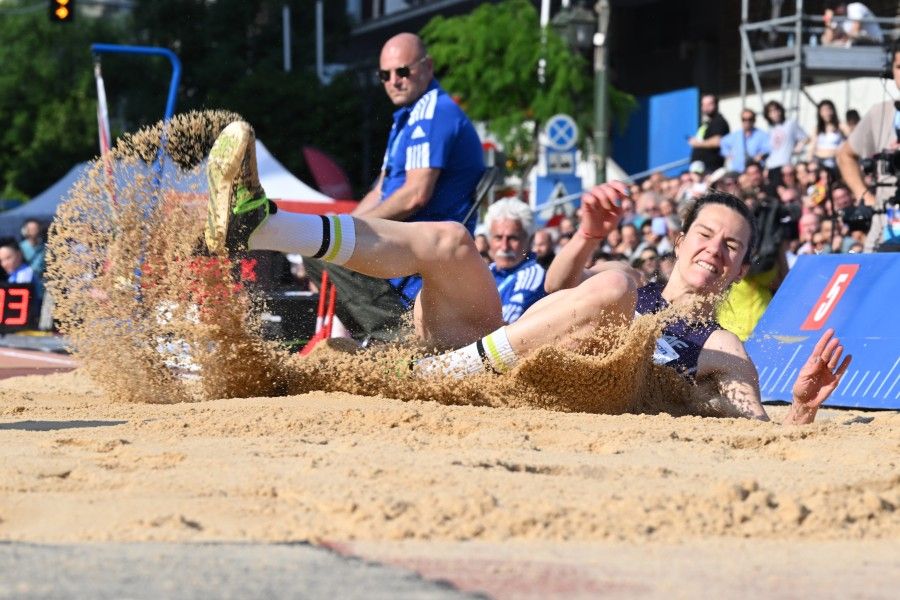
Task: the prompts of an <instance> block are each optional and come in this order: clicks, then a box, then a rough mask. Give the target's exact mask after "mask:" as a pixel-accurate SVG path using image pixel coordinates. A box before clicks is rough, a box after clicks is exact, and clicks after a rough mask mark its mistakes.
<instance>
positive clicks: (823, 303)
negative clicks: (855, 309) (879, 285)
mask: <svg viewBox="0 0 900 600" xmlns="http://www.w3.org/2000/svg"><path fill="white" fill-rule="evenodd" d="M857 271H859V265H840V266H839V267H838V268H837V269H835V271H834V275H832V276H831V281H829V282H828V285H826V286H825V289H824V290H822V295H821V296H819V299H818V300H817V301H816V303H815V304H813V307H812V310H811V311H809V315H807V317H806V320H805V321H804V322H803V325H801V326H800V329H801V330H803V331H811V330H816V329H821V328H822V326H823V325H824V324H825V322H826V321H827V320H828V317H829V316H831V313H832V312H833V311H834V309H835V307H836V306H837V304H838V302H839V301H840V300H841V296H843V295H844V292H846V291H847V288H848V287H850V282H851V281H853V277H854V276H855V275H856V272H857Z"/></svg>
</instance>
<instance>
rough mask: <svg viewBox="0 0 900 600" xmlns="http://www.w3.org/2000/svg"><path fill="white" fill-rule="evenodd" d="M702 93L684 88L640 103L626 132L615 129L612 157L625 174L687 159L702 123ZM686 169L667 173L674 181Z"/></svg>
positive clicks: (639, 99) (644, 98)
mask: <svg viewBox="0 0 900 600" xmlns="http://www.w3.org/2000/svg"><path fill="white" fill-rule="evenodd" d="M699 105H700V90H699V89H697V88H695V87H692V88H684V89H680V90H673V91H671V92H665V93H662V94H656V95H653V96H644V97H641V98H638V99H637V108H636V109H635V110H634V111H633V112H632V113H631V115H630V116H629V118H628V123H627V124H626V125H625V127H624V128H621V129H620V128H619V127H618V126H615V127H613V136H612V156H613V158H614V159H615V161H616V162H617V163H618V164H619V166H620V167H622V169H624V170H625V172H626V173H638V172H641V171H645V170H647V169H652V168H654V167H657V166H659V165H664V164H667V163H671V162H675V161H678V160H681V159H686V158H687V157H688V156H690V152H691V147H690V146H689V145H688V143H687V141H688V138H690V137H691V136H692V135H694V134H695V133H696V131H697V126H698V125H699V123H700V120H699V119H700V109H699ZM686 170H687V165H685V166H682V167H675V168H672V169H669V170H668V171H666V172H665V175H666V176H667V177H674V176H676V175H678V174H679V173H680V172H681V171H686Z"/></svg>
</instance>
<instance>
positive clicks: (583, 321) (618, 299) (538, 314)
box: [414, 271, 637, 377]
mask: <svg viewBox="0 0 900 600" xmlns="http://www.w3.org/2000/svg"><path fill="white" fill-rule="evenodd" d="M636 304H637V284H636V282H635V281H634V279H632V278H631V277H630V276H628V275H626V274H625V273H624V272H622V271H603V272H601V273H597V274H596V275H594V276H593V277H591V278H590V279H587V280H585V281H583V282H582V283H581V284H580V285H578V286H577V287H575V288H571V289H567V290H561V291H559V292H555V293H553V294H550V295H549V296H547V297H545V298H543V299H541V300H540V301H538V302H536V303H535V304H534V305H532V306H531V308H529V309H528V310H527V311H525V314H523V315H522V316H521V317H520V318H519V319H518V320H517V321H516V322H515V323H512V324H511V325H506V326H505V327H501V328H499V329H497V330H496V331H493V332H492V333H490V334H489V335H486V336H485V337H484V338H482V339H480V340H478V341H477V342H475V343H473V344H470V345H468V346H465V347H463V348H459V349H458V350H454V351H453V352H448V353H446V354H441V355H439V356H434V357H429V358H426V359H424V360H422V361H419V362H418V363H417V364H416V365H415V367H414V371H416V372H418V373H421V374H424V375H429V374H433V373H440V374H444V375H451V376H456V377H465V376H467V375H471V374H474V373H479V372H482V371H484V370H485V369H489V370H493V371H498V372H499V371H505V370H508V369H510V368H512V367H514V366H515V365H516V364H517V363H518V362H519V360H521V359H522V358H525V357H527V356H528V355H529V354H531V353H532V352H534V351H535V350H537V349H538V348H540V347H541V346H544V345H547V344H556V345H562V346H564V347H566V346H568V347H571V346H572V345H573V344H574V342H575V341H576V340H577V339H579V338H583V337H585V336H587V335H589V334H590V333H592V332H593V331H594V330H595V329H596V328H598V327H604V326H614V325H615V326H618V325H624V324H626V323H628V322H629V321H630V320H631V319H632V318H633V317H634V311H635V305H636Z"/></svg>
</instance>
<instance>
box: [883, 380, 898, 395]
mask: <svg viewBox="0 0 900 600" xmlns="http://www.w3.org/2000/svg"><path fill="white" fill-rule="evenodd" d="M898 381H900V375H897V376H896V377H895V378H894V383H892V384H891V387H889V388H888V391H886V392H885V393H884V396H882V398H884V399H887V397H888V396H890V395H891V392H893V391H894V386H895V385H897V382H898Z"/></svg>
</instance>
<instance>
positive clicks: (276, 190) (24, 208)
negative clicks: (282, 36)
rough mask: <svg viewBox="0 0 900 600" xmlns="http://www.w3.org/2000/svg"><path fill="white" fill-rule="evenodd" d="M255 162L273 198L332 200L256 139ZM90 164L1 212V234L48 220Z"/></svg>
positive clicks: (5, 234) (319, 201) (70, 172)
mask: <svg viewBox="0 0 900 600" xmlns="http://www.w3.org/2000/svg"><path fill="white" fill-rule="evenodd" d="M256 162H257V165H258V167H259V180H260V182H261V183H262V185H263V188H264V189H265V190H266V195H267V196H268V197H269V198H272V199H274V200H286V201H292V200H293V201H302V202H318V203H331V202H334V200H333V199H332V198H330V197H328V196H326V195H325V194H323V193H321V192H318V191H316V190H314V189H313V188H311V187H310V186H308V185H306V184H305V183H303V182H302V181H301V180H299V179H297V178H296V177H295V176H294V175H293V174H292V173H291V172H290V171H288V170H287V169H286V168H285V167H284V165H282V164H281V163H280V162H278V160H277V159H276V158H275V157H274V156H272V153H271V152H269V150H268V149H267V148H266V147H265V146H264V145H263V144H262V142H260V141H259V140H256ZM88 167H89V163H80V164H78V165H75V166H74V167H72V169H71V170H69V172H68V173H66V174H65V175H64V176H63V177H62V178H61V179H60V180H59V181H57V182H56V183H54V184H53V185H51V186H50V187H49V188H47V189H46V190H44V191H43V192H41V193H40V194H38V195H37V196H35V197H34V198H33V199H32V200H31V201H29V202H26V203H25V204H23V205H21V206H18V207H16V208H14V209H12V210H8V211H6V212H2V213H0V237H13V236H16V235H17V234H18V232H19V228H20V227H21V226H22V222H23V221H25V219H37V220H39V221H44V222H49V221H50V220H52V219H53V216H54V215H55V214H56V207H57V205H58V204H59V203H60V202H61V201H62V200H63V198H65V197H66V196H67V195H68V193H69V190H70V189H72V186H73V185H74V184H75V182H76V181H77V180H78V179H79V178H80V177H81V176H82V175H83V174H84V173H85V171H87V169H88Z"/></svg>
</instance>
